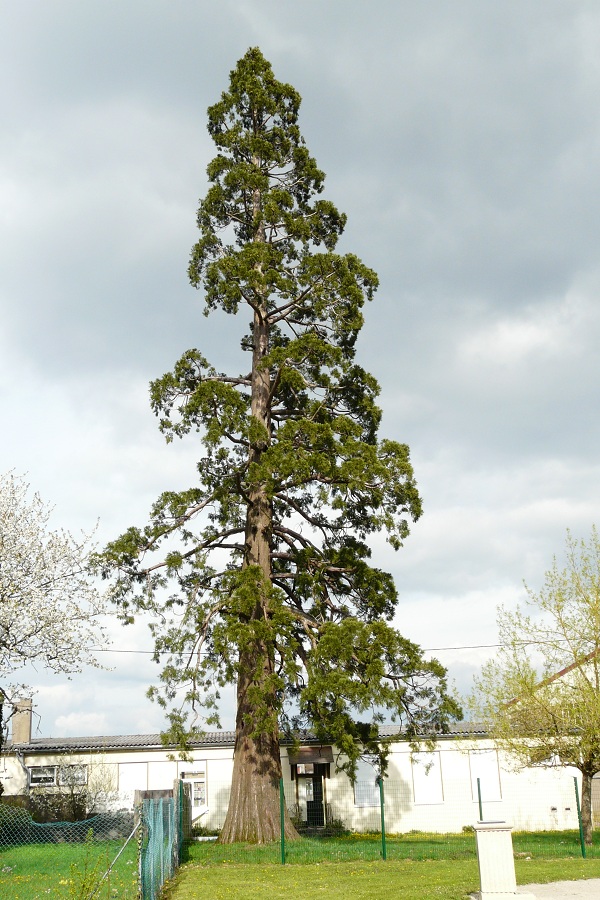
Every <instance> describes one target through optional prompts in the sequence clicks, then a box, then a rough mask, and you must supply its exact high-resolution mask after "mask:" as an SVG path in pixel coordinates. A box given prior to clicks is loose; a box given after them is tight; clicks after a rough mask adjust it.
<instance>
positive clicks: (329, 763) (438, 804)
mask: <svg viewBox="0 0 600 900" xmlns="http://www.w3.org/2000/svg"><path fill="white" fill-rule="evenodd" d="M13 723H14V724H13V736H12V740H11V741H10V742H9V743H8V744H7V746H6V747H5V748H4V752H3V753H2V754H1V756H0V782H1V784H2V786H3V788H4V795H5V796H7V797H8V796H10V795H23V794H27V793H29V792H31V791H35V790H36V789H40V788H42V787H44V788H46V789H48V790H60V788H61V785H62V786H64V785H65V784H66V783H70V784H73V783H82V784H83V783H85V784H88V785H89V786H90V788H93V787H94V785H95V786H96V787H100V788H101V789H102V790H103V791H105V793H106V795H107V796H108V797H110V798H111V799H110V805H111V806H112V807H115V808H123V807H126V808H131V806H132V804H133V796H134V791H136V790H168V789H171V788H172V787H173V782H174V781H175V780H177V779H184V781H187V782H190V783H191V786H192V798H193V813H192V818H193V820H194V821H196V822H197V823H199V824H202V825H205V826H206V827H208V828H219V827H220V826H221V825H222V823H223V821H224V818H225V813H226V810H227V804H228V799H229V788H230V779H231V772H232V766H233V751H234V737H235V736H234V733H233V732H226V731H224V732H214V733H210V734H205V735H204V736H202V737H201V738H198V739H197V740H196V741H194V742H193V744H192V750H191V754H190V755H191V758H192V760H191V761H183V760H181V759H179V758H177V749H176V748H175V747H169V746H165V745H164V744H163V743H162V742H161V738H160V735H158V734H150V735H124V736H123V735H117V736H100V737H81V738H35V739H32V738H31V704H30V703H28V702H24V703H23V704H22V705H21V709H20V711H19V712H18V713H17V715H16V716H15V717H14V719H13ZM382 731H383V732H384V733H387V734H389V733H390V731H391V730H390V729H387V730H386V729H382ZM396 732H397V729H394V733H396ZM336 756H337V751H336V748H335V746H331V745H326V744H320V743H318V742H316V741H314V740H311V739H310V737H306V738H305V739H304V741H303V743H302V746H301V747H300V748H299V749H298V748H296V749H295V750H293V749H291V748H290V749H289V750H288V748H287V747H286V746H285V745H283V746H282V749H281V762H282V772H283V782H284V790H285V796H286V803H287V806H288V808H289V809H290V810H291V811H292V812H295V813H296V814H297V815H299V817H300V818H301V819H302V820H303V821H308V823H309V824H311V825H314V826H317V827H318V826H320V825H322V824H323V823H324V822H325V821H326V820H328V821H330V820H332V819H339V820H341V821H342V822H343V823H344V825H345V826H346V827H347V828H350V829H352V830H356V831H371V830H378V829H379V827H380V791H379V786H378V783H377V781H376V772H375V770H374V769H373V768H372V766H370V765H369V764H368V763H367V762H361V763H360V765H359V771H358V778H357V781H356V783H355V784H354V785H352V784H351V782H350V781H349V779H348V777H347V776H346V775H345V774H344V773H342V772H337V771H336V765H335V761H336ZM578 775H579V773H578V772H577V770H575V769H566V768H558V769H539V768H536V769H525V770H520V771H516V770H515V769H514V766H512V765H511V763H510V760H509V759H507V758H506V757H505V756H504V755H503V754H502V752H500V751H498V750H497V749H496V747H495V746H494V744H493V742H492V741H491V740H489V739H488V738H487V737H486V735H485V734H484V733H482V732H481V731H478V730H477V729H476V728H475V727H473V726H470V725H468V724H467V725H465V724H461V723H459V724H456V725H454V726H453V728H452V732H451V733H450V734H449V735H443V736H440V737H439V738H438V739H437V742H436V746H435V749H434V750H433V751H422V752H418V753H414V752H413V751H412V750H411V748H410V746H409V745H408V743H407V742H406V741H403V740H398V741H397V742H396V743H394V745H393V749H392V752H391V754H390V758H389V767H388V771H387V775H386V778H385V780H384V797H385V821H386V830H387V831H388V832H389V833H396V832H397V833H402V832H408V831H412V830H418V831H434V832H442V833H446V832H449V833H452V832H460V831H461V830H462V829H463V828H464V827H465V826H469V825H473V824H474V823H475V822H476V821H477V820H478V819H479V818H480V804H479V794H481V810H482V813H483V818H484V819H485V820H505V821H508V822H510V823H511V824H512V825H513V826H514V828H515V829H516V830H541V829H543V830H553V829H559V830H560V829H565V828H569V829H574V828H577V812H576V800H575V786H574V778H575V777H577V776H578ZM579 780H580V778H579ZM478 782H479V786H478ZM598 787H599V788H600V783H599V785H598ZM599 799H600V797H599ZM597 805H598V806H599V807H600V803H599V804H597ZM598 812H599V813H600V809H599V810H598Z"/></svg>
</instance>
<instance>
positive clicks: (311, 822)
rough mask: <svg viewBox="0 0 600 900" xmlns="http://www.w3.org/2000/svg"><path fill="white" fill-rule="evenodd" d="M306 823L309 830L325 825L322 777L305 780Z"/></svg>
mask: <svg viewBox="0 0 600 900" xmlns="http://www.w3.org/2000/svg"><path fill="white" fill-rule="evenodd" d="M306 823H307V825H308V827H309V828H322V827H323V826H324V825H325V808H324V806H323V776H322V775H313V776H312V778H307V779H306Z"/></svg>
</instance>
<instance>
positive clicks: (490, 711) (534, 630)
mask: <svg viewBox="0 0 600 900" xmlns="http://www.w3.org/2000/svg"><path fill="white" fill-rule="evenodd" d="M566 551H567V553H566V556H567V565H566V566H565V567H564V568H562V569H561V568H559V566H558V565H557V562H556V560H554V562H553V566H552V568H551V569H550V570H549V571H548V572H546V577H545V583H544V586H543V587H542V589H541V591H540V592H539V593H535V592H534V591H532V590H530V589H529V588H528V589H527V591H528V595H529V600H528V602H527V605H526V607H525V608H524V609H521V608H519V609H517V610H516V611H515V612H508V611H506V610H504V609H501V610H499V614H498V630H499V640H500V644H501V647H500V650H499V652H498V655H497V657H496V658H495V659H493V660H490V662H488V663H487V664H486V665H485V666H484V667H483V670H482V674H481V676H480V677H479V678H476V679H475V691H474V693H473V695H472V696H471V698H470V704H469V705H470V707H471V711H472V713H473V714H474V715H475V716H476V717H477V718H479V719H480V720H481V721H482V722H485V723H486V724H487V726H488V728H489V729H490V731H491V733H492V734H493V735H494V736H495V737H496V739H497V741H498V743H499V745H500V746H502V747H503V748H504V749H505V750H506V751H507V752H508V753H509V755H510V756H512V757H513V759H514V760H515V762H516V763H517V765H519V766H543V767H553V766H554V767H556V766H574V767H575V768H576V769H579V771H580V772H581V775H582V791H581V793H582V798H581V812H582V820H583V827H584V835H585V840H586V842H587V843H591V841H592V831H593V824H592V778H593V777H594V775H595V774H596V773H597V772H600V538H599V536H598V532H597V531H596V529H595V528H593V529H592V533H591V536H590V539H589V541H584V540H581V541H576V540H574V539H573V538H572V536H571V535H570V534H568V535H567V542H566Z"/></svg>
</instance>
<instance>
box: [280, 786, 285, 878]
mask: <svg viewBox="0 0 600 900" xmlns="http://www.w3.org/2000/svg"><path fill="white" fill-rule="evenodd" d="M284 812H285V794H284V793H283V778H280V779H279V822H280V827H281V865H282V866H284V865H285V818H284Z"/></svg>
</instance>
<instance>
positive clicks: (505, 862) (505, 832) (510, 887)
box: [475, 822, 535, 900]
mask: <svg viewBox="0 0 600 900" xmlns="http://www.w3.org/2000/svg"><path fill="white" fill-rule="evenodd" d="M511 832H512V826H511V825H507V824H506V822H477V824H476V825H475V837H476V841H477V863H478V865H479V883H480V885H481V891H480V892H479V898H480V900H535V896H534V895H533V894H521V893H519V894H517V880H516V878H515V860H514V856H513V847H512V836H511Z"/></svg>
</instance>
